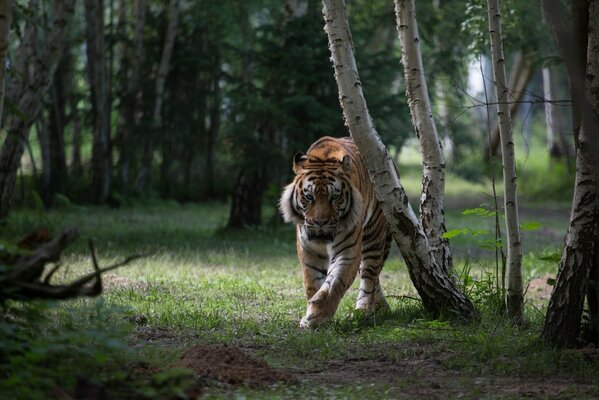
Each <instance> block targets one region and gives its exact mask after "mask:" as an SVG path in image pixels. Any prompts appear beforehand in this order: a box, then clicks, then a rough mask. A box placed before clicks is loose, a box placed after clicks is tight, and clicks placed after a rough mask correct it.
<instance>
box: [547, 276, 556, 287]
mask: <svg viewBox="0 0 599 400" xmlns="http://www.w3.org/2000/svg"><path fill="white" fill-rule="evenodd" d="M547 284H548V285H549V286H555V279H554V278H547Z"/></svg>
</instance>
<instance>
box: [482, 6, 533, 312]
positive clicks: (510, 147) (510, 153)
mask: <svg viewBox="0 0 599 400" xmlns="http://www.w3.org/2000/svg"><path fill="white" fill-rule="evenodd" d="M487 10H488V13H489V15H488V17H489V36H490V43H491V58H492V60H493V79H494V80H495V87H496V89H497V103H498V107H497V108H498V111H497V117H498V120H499V133H500V136H501V158H502V162H503V182H504V191H505V195H504V205H505V224H506V236H507V263H506V265H507V276H506V279H507V282H506V306H507V313H508V316H509V317H510V318H512V319H513V320H515V321H517V322H522V321H523V320H524V292H523V288H522V242H521V240H520V225H519V222H518V197H517V195H516V159H515V156H514V141H513V139H512V126H511V125H512V120H511V115H510V108H509V105H508V104H507V101H508V100H509V98H508V94H509V88H508V86H507V81H506V79H505V59H504V57H503V44H502V36H501V21H500V18H501V16H500V13H499V0H488V1H487Z"/></svg>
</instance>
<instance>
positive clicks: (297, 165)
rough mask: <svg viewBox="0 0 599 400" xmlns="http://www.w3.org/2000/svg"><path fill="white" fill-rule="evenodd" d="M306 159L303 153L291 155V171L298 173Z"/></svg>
mask: <svg viewBox="0 0 599 400" xmlns="http://www.w3.org/2000/svg"><path fill="white" fill-rule="evenodd" d="M307 160H308V157H306V155H305V154H304V153H295V156H293V172H295V173H296V174H297V173H299V172H300V171H301V169H302V167H303V166H304V164H305V163H306V161H307Z"/></svg>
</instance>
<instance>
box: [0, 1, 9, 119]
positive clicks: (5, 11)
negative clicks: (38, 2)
mask: <svg viewBox="0 0 599 400" xmlns="http://www.w3.org/2000/svg"><path fill="white" fill-rule="evenodd" d="M11 8H12V1H11V0H2V1H0V125H1V124H2V114H3V110H4V81H5V80H4V70H5V67H4V66H5V65H6V53H7V52H8V43H9V42H8V33H9V31H10V20H11V16H12V12H11V11H12V10H11Z"/></svg>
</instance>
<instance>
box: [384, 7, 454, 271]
mask: <svg viewBox="0 0 599 400" xmlns="http://www.w3.org/2000/svg"><path fill="white" fill-rule="evenodd" d="M395 16H396V22H397V33H398V35H399V42H400V44H401V62H402V64H403V69H404V76H405V83H406V93H407V95H408V105H409V107H410V113H411V114H412V124H413V125H414V128H415V129H416V137H417V138H418V140H419V142H420V148H421V151H422V194H421V196H420V223H421V224H422V228H423V229H424V233H425V234H426V236H427V237H428V240H429V244H430V247H431V250H432V252H433V253H434V255H435V259H436V260H437V263H438V264H439V266H440V267H441V268H443V269H444V270H445V272H446V273H451V272H452V269H453V268H452V261H451V250H450V248H449V242H448V240H447V239H445V238H443V234H444V233H445V232H446V229H445V215H444V210H445V208H444V201H445V157H444V156H443V146H442V144H441V141H440V140H439V135H438V134H437V127H436V125H435V120H434V119H433V113H432V107H431V101H430V99H429V96H428V88H427V84H426V79H425V77H424V67H423V64H422V55H421V52H420V37H419V34H418V23H417V22H416V6H415V4H414V0H395Z"/></svg>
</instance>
